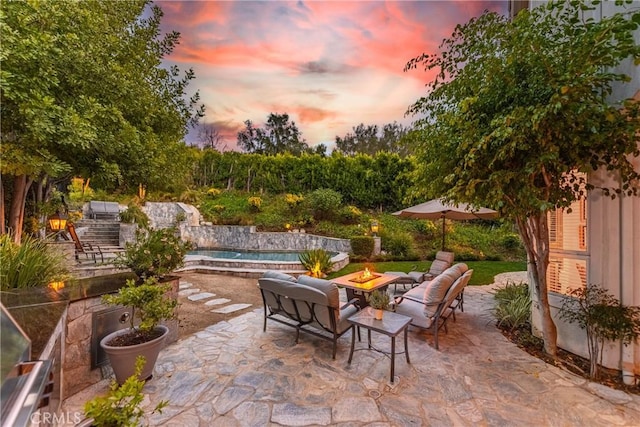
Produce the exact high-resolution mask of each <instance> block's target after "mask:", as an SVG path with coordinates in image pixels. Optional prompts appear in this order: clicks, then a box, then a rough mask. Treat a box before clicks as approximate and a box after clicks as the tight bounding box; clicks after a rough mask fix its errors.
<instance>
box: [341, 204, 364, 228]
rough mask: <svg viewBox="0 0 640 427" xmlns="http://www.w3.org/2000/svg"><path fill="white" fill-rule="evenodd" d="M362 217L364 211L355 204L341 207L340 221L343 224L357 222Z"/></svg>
mask: <svg viewBox="0 0 640 427" xmlns="http://www.w3.org/2000/svg"><path fill="white" fill-rule="evenodd" d="M361 217H362V211H361V210H360V209H358V208H357V207H355V206H352V205H349V206H345V207H344V208H342V209H340V221H341V222H342V223H343V224H357V223H358V222H359V221H360V218H361Z"/></svg>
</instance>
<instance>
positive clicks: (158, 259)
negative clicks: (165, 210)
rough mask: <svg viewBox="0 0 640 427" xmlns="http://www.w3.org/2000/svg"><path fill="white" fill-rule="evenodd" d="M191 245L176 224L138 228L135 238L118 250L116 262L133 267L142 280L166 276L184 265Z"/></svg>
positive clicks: (118, 264)
mask: <svg viewBox="0 0 640 427" xmlns="http://www.w3.org/2000/svg"><path fill="white" fill-rule="evenodd" d="M191 249H193V244H192V243H191V242H184V241H182V240H181V239H180V236H178V234H177V229H176V228H175V227H169V228H160V229H157V230H147V229H144V228H139V229H138V230H137V231H136V241H135V242H132V243H127V244H126V245H125V250H124V251H123V252H121V253H120V254H118V256H117V257H116V259H115V260H114V265H115V266H116V267H117V268H121V269H131V270H132V271H133V272H134V273H135V274H136V276H138V277H139V278H140V279H141V280H144V279H146V278H148V277H163V276H164V275H166V274H169V273H171V272H172V271H174V270H175V269H177V268H180V267H182V266H183V265H184V257H185V255H186V254H187V252H189V251H190V250H191Z"/></svg>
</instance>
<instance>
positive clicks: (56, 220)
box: [49, 212, 67, 232]
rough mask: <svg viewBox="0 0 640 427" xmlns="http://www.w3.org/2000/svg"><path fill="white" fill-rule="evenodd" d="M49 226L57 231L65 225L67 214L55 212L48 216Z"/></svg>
mask: <svg viewBox="0 0 640 427" xmlns="http://www.w3.org/2000/svg"><path fill="white" fill-rule="evenodd" d="M49 227H51V230H53V231H56V232H59V231H61V230H64V229H65V228H66V227H67V216H66V215H63V214H61V213H60V212H56V213H55V214H53V215H51V216H50V217H49Z"/></svg>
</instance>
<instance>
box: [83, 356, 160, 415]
mask: <svg viewBox="0 0 640 427" xmlns="http://www.w3.org/2000/svg"><path fill="white" fill-rule="evenodd" d="M144 365H145V359H144V356H138V357H137V358H136V367H135V372H134V374H133V375H131V376H130V377H129V378H127V380H126V381H125V382H124V383H123V384H121V385H120V384H118V383H117V382H116V381H113V382H112V383H111V387H110V388H109V392H108V393H107V394H106V395H105V396H98V397H95V398H93V399H91V400H89V401H88V402H87V403H85V405H84V413H85V415H86V416H87V419H86V420H85V421H83V422H81V423H80V424H79V426H83V427H84V426H96V427H113V426H122V427H124V426H131V427H133V426H138V425H140V419H141V418H142V417H143V416H144V411H143V410H142V408H141V407H140V404H141V403H142V400H143V399H144V394H143V393H142V388H143V387H144V381H142V380H140V379H139V376H140V374H141V372H142V369H143V366H144ZM167 404H168V402H167V401H166V400H163V401H161V402H160V403H158V404H157V405H156V407H155V408H154V409H153V411H152V412H151V413H155V412H158V413H162V409H163V408H164V407H165V406H167Z"/></svg>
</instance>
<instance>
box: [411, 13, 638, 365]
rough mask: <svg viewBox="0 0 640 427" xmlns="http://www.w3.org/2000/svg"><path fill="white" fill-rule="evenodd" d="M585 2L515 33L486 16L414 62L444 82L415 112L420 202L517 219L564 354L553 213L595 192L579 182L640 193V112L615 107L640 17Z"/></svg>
mask: <svg viewBox="0 0 640 427" xmlns="http://www.w3.org/2000/svg"><path fill="white" fill-rule="evenodd" d="M591 9H592V7H590V6H589V5H588V4H585V3H584V2H578V1H571V2H565V1H560V2H550V3H548V4H545V5H543V6H539V7H537V8H535V9H533V10H531V11H529V10H524V11H522V12H521V13H519V14H518V15H517V16H516V17H515V18H514V20H513V21H510V20H509V19H508V18H506V17H504V16H500V15H498V14H496V13H488V12H486V13H484V14H483V15H481V16H480V17H478V18H474V19H472V20H470V21H469V22H468V23H466V24H464V25H459V26H457V27H456V29H455V31H454V33H453V35H452V36H451V37H450V38H448V39H446V40H444V41H443V43H442V45H441V46H440V48H441V52H440V53H434V54H423V55H421V56H419V57H417V58H414V59H412V60H411V61H409V62H408V64H407V66H406V69H412V68H414V67H417V66H419V65H422V66H424V68H425V69H427V70H435V71H436V72H437V74H436V76H435V78H434V79H433V80H432V81H431V82H429V83H428V84H427V94H426V95H425V96H423V97H421V98H420V99H419V100H418V101H417V102H416V103H414V104H413V105H412V106H411V107H410V108H409V113H411V114H421V115H422V116H423V118H421V119H420V120H418V123H417V124H418V128H419V132H420V138H419V139H418V140H419V143H418V150H417V158H418V165H420V166H419V167H420V169H419V171H418V173H417V174H416V182H417V183H418V184H419V185H418V192H420V193H422V194H424V195H427V196H429V197H440V196H444V197H445V198H447V199H449V200H453V201H459V202H467V203H470V204H471V205H473V206H476V207H479V206H487V207H492V208H494V209H498V210H499V211H500V212H501V213H502V214H503V215H505V216H509V217H511V218H513V219H515V221H516V223H517V224H518V227H519V232H520V234H521V236H522V238H523V241H524V244H525V247H526V249H527V254H528V257H529V260H530V262H531V263H533V268H532V270H530V273H531V274H532V277H533V279H534V282H535V283H534V285H535V290H536V292H537V296H538V299H539V302H540V305H541V311H542V315H543V336H544V339H545V349H546V351H547V352H549V353H551V354H555V351H556V343H555V340H556V332H555V325H554V324H553V321H552V320H551V317H550V313H549V311H548V301H547V287H546V269H547V265H548V261H549V260H548V253H549V252H548V250H549V245H548V242H549V237H548V231H547V216H546V212H547V211H549V210H551V209H556V208H566V207H568V206H569V205H570V203H571V202H572V201H574V200H576V199H577V198H579V197H584V191H585V189H586V190H588V189H591V188H592V187H593V186H592V184H591V183H590V182H588V181H587V182H584V178H582V176H583V175H581V174H579V172H589V171H593V170H596V169H598V168H606V169H608V170H611V171H615V172H616V173H618V174H619V176H620V181H621V183H622V185H621V186H620V187H619V188H614V189H605V191H611V192H613V193H612V194H613V195H614V196H615V194H616V193H615V192H618V193H625V194H636V193H637V192H638V187H637V186H638V181H637V180H638V178H639V175H638V172H637V171H635V170H634V169H633V166H632V164H631V163H630V161H629V159H628V156H638V155H639V154H640V152H639V145H638V135H639V131H640V127H639V123H640V119H639V114H638V104H637V103H635V102H633V101H632V100H622V101H621V102H614V101H615V100H612V99H610V98H609V95H611V93H612V88H613V86H614V85H616V84H624V83H625V82H627V81H629V79H630V78H629V76H626V75H624V74H622V73H620V72H617V71H616V69H615V67H616V66H618V65H619V64H620V62H621V61H623V60H629V59H631V60H635V61H638V60H639V59H640V47H639V46H638V45H637V44H636V43H635V42H634V31H636V29H637V27H638V23H639V22H640V12H638V11H635V12H629V11H627V10H624V9H623V8H621V9H622V10H621V11H622V13H617V14H615V15H613V16H609V17H602V18H601V19H600V20H596V19H594V18H593V17H592V15H591Z"/></svg>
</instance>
